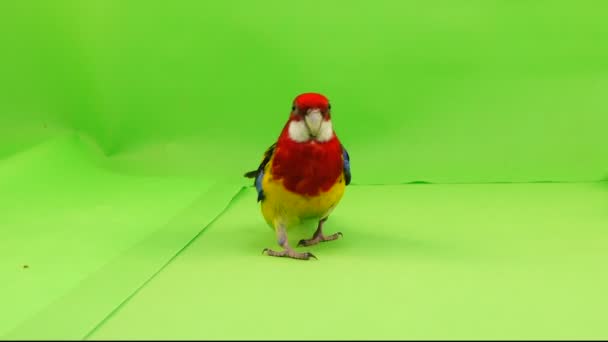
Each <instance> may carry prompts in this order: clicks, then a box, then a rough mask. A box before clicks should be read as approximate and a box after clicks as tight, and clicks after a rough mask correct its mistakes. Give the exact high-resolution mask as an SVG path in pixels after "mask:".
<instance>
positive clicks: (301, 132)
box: [289, 120, 310, 143]
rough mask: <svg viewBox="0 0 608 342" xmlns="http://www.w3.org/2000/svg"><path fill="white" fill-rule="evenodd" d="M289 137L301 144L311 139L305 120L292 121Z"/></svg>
mask: <svg viewBox="0 0 608 342" xmlns="http://www.w3.org/2000/svg"><path fill="white" fill-rule="evenodd" d="M289 137H290V138H291V140H293V141H295V142H299V143H301V142H306V141H308V139H310V134H309V133H308V127H306V123H305V122H304V120H300V121H292V122H291V123H290V124H289Z"/></svg>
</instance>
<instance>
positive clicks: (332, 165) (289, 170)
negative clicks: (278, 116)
mask: <svg viewBox="0 0 608 342" xmlns="http://www.w3.org/2000/svg"><path fill="white" fill-rule="evenodd" d="M286 128H287V127H286ZM271 173H272V177H273V179H275V180H283V186H284V187H285V188H286V189H287V190H289V191H292V192H295V193H298V194H301V195H305V196H317V195H319V194H320V193H321V192H325V191H328V190H330V189H331V187H332V186H333V185H334V184H336V182H337V181H338V179H339V178H340V177H342V173H343V164H342V147H341V144H340V141H339V140H338V138H337V137H336V136H335V134H334V136H333V137H332V138H331V139H330V140H329V141H327V142H307V143H297V142H295V141H292V140H291V139H290V138H289V136H288V133H287V129H285V130H284V131H283V133H282V134H281V137H280V138H279V141H278V143H277V149H276V152H275V155H274V157H273V160H272V170H271Z"/></svg>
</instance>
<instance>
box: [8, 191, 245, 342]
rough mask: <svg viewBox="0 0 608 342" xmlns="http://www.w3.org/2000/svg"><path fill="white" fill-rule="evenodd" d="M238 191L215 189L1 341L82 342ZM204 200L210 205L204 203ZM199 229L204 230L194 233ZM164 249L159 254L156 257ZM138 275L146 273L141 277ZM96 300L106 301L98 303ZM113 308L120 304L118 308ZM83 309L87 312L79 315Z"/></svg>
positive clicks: (208, 222)
mask: <svg viewBox="0 0 608 342" xmlns="http://www.w3.org/2000/svg"><path fill="white" fill-rule="evenodd" d="M242 189H243V188H242V187H241V188H240V190H238V191H237V192H236V193H235V192H234V190H235V185H232V184H216V185H215V186H214V187H212V188H211V189H210V190H208V191H207V192H205V193H202V194H201V195H200V196H199V197H198V199H197V200H196V201H195V202H194V203H192V205H190V206H188V207H186V209H184V210H183V211H182V212H181V213H180V214H178V215H176V216H174V217H173V219H171V220H169V221H168V222H167V224H166V225H165V226H164V227H163V228H161V229H159V230H158V231H156V232H155V233H153V234H151V235H150V236H148V237H147V238H146V239H145V240H143V241H142V242H140V243H139V244H137V245H136V246H134V247H133V248H131V249H130V250H128V251H127V252H126V253H124V254H122V255H120V256H118V257H117V258H115V259H114V260H113V261H111V262H109V263H108V264H107V265H106V266H104V267H103V268H101V269H100V270H99V271H98V272H96V273H95V274H93V275H91V276H90V277H88V278H87V279H86V280H84V281H83V282H82V283H81V284H80V286H78V287H77V288H76V289H75V290H73V291H72V292H70V293H68V294H67V295H65V296H63V297H62V298H60V299H59V300H57V301H56V302H55V303H54V304H52V305H50V306H48V307H46V308H45V309H44V310H42V311H41V312H39V313H38V314H36V315H34V316H33V317H31V318H30V319H28V320H26V321H25V322H22V323H21V324H20V325H19V326H17V327H16V328H15V329H13V330H12V331H10V332H9V333H8V334H6V335H5V336H3V337H2V339H82V338H83V336H89V335H90V333H91V332H92V331H94V329H95V328H96V327H98V326H99V325H100V324H102V322H103V321H105V319H107V318H108V317H110V315H111V314H112V313H113V312H115V311H116V310H118V309H119V308H120V306H121V305H122V304H124V303H125V302H126V301H127V300H128V298H130V297H131V296H133V295H134V294H135V293H136V292H137V291H138V290H139V289H140V288H141V287H142V286H144V285H145V284H146V283H147V282H148V281H150V279H152V278H153V277H154V276H155V275H156V274H158V273H159V272H160V271H161V270H162V269H163V268H164V267H165V266H166V265H167V264H168V263H170V262H171V260H173V258H174V257H176V256H177V255H178V254H179V253H181V251H183V250H184V249H185V248H187V246H188V245H189V244H190V243H192V241H194V240H195V239H196V238H197V237H198V236H200V234H202V232H203V231H204V230H205V229H206V228H207V227H208V226H209V225H210V224H211V223H212V222H214V221H215V220H216V219H217V218H218V217H220V216H221V215H222V213H223V212H224V211H225V210H226V209H227V208H228V207H229V205H230V203H231V202H232V201H233V200H234V199H235V198H237V197H238V195H239V194H240V193H241V191H242ZM208 198H213V199H214V200H213V201H209V200H208ZM219 199H221V200H219ZM223 199H226V200H227V201H223ZM209 204H211V205H209ZM203 215H205V216H208V218H207V219H205V220H204V221H207V222H204V221H203V220H201V217H202V216H203ZM201 225H202V227H203V228H198V227H200V226H201ZM180 233H181V234H182V236H183V237H182V238H181V239H179V240H178V241H175V240H174V239H172V237H175V236H179V235H180ZM193 234H194V236H192V235H193ZM163 249H164V250H165V252H164V253H163V252H158V251H159V250H161V251H162V250H163ZM176 249H177V252H176V251H175V250H176ZM154 251H156V253H153V252H154ZM151 252H152V253H153V254H150V253H151ZM154 259H156V260H154ZM142 269H146V271H145V272H143V271H142ZM125 277H127V278H126V279H125ZM128 277H131V278H130V279H129V278H128ZM142 278H143V279H142ZM112 280H117V281H116V282H112ZM125 283H128V286H125V285H127V284H125ZM100 295H101V296H103V297H105V299H103V300H101V299H100V298H99V296H100ZM116 302H119V303H120V304H119V305H118V306H117V305H116V304H115V303H116ZM83 304H84V306H83ZM83 307H86V310H82V308H83Z"/></svg>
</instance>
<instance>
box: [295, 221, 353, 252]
mask: <svg viewBox="0 0 608 342" xmlns="http://www.w3.org/2000/svg"><path fill="white" fill-rule="evenodd" d="M325 221H327V217H325V218H323V219H321V220H320V221H319V225H318V226H317V230H316V231H315V234H314V235H313V236H312V239H308V240H300V242H299V243H298V246H305V247H308V246H312V245H316V244H318V243H319V242H325V241H333V240H337V239H338V238H339V237H341V236H342V233H340V232H338V233H335V234H332V235H329V236H325V235H323V224H324V223H325Z"/></svg>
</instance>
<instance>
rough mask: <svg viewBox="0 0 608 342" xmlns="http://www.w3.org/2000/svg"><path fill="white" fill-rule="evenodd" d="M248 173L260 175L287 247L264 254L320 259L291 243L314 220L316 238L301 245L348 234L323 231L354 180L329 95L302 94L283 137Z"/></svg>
mask: <svg viewBox="0 0 608 342" xmlns="http://www.w3.org/2000/svg"><path fill="white" fill-rule="evenodd" d="M244 176H245V177H246V178H249V179H254V180H253V186H255V189H256V191H257V202H258V203H259V205H260V210H261V214H262V216H263V218H264V220H265V222H266V224H267V225H268V226H269V227H270V228H271V229H273V230H274V232H275V234H276V239H277V240H276V241H277V243H278V245H279V246H280V247H281V248H282V250H278V251H277V250H274V249H271V248H265V249H264V250H263V251H262V254H265V255H268V256H273V257H287V258H292V259H298V260H309V259H311V258H314V259H318V258H317V257H316V256H315V255H314V254H312V253H310V252H296V251H295V250H294V248H293V247H292V246H291V245H290V244H289V241H288V231H291V229H292V228H294V227H296V226H298V225H299V224H300V223H302V222H304V221H308V220H314V222H315V224H316V225H317V228H316V231H315V233H314V234H313V236H312V237H311V238H310V239H302V240H300V241H299V243H298V245H297V247H302V246H303V247H309V246H313V245H316V244H318V243H320V242H328V241H334V240H337V239H339V238H341V237H343V234H342V233H341V232H337V233H334V234H331V235H325V234H324V233H323V227H324V224H325V222H326V221H327V219H328V218H329V215H330V214H331V213H332V212H333V211H334V209H335V208H336V207H337V205H338V204H339V203H340V201H341V200H342V197H343V196H344V193H345V189H346V186H348V185H350V183H351V178H352V176H351V169H350V156H349V154H348V151H347V150H346V148H345V147H344V146H343V145H342V143H341V142H340V140H339V139H338V136H337V134H336V132H335V131H334V127H333V125H332V121H331V104H330V101H329V99H328V98H327V97H326V96H325V95H323V94H321V93H314V92H309V93H301V94H299V95H297V96H296V97H295V98H294V99H293V101H292V106H291V111H290V113H289V118H288V120H287V123H286V124H285V125H284V127H283V129H282V131H281V133H280V135H279V137H278V139H277V140H276V141H275V142H274V143H273V144H272V145H270V147H268V148H267V149H266V151H265V152H264V154H263V158H262V161H261V163H260V164H259V166H258V168H257V169H255V170H253V171H249V172H246V173H245V175H244Z"/></svg>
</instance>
